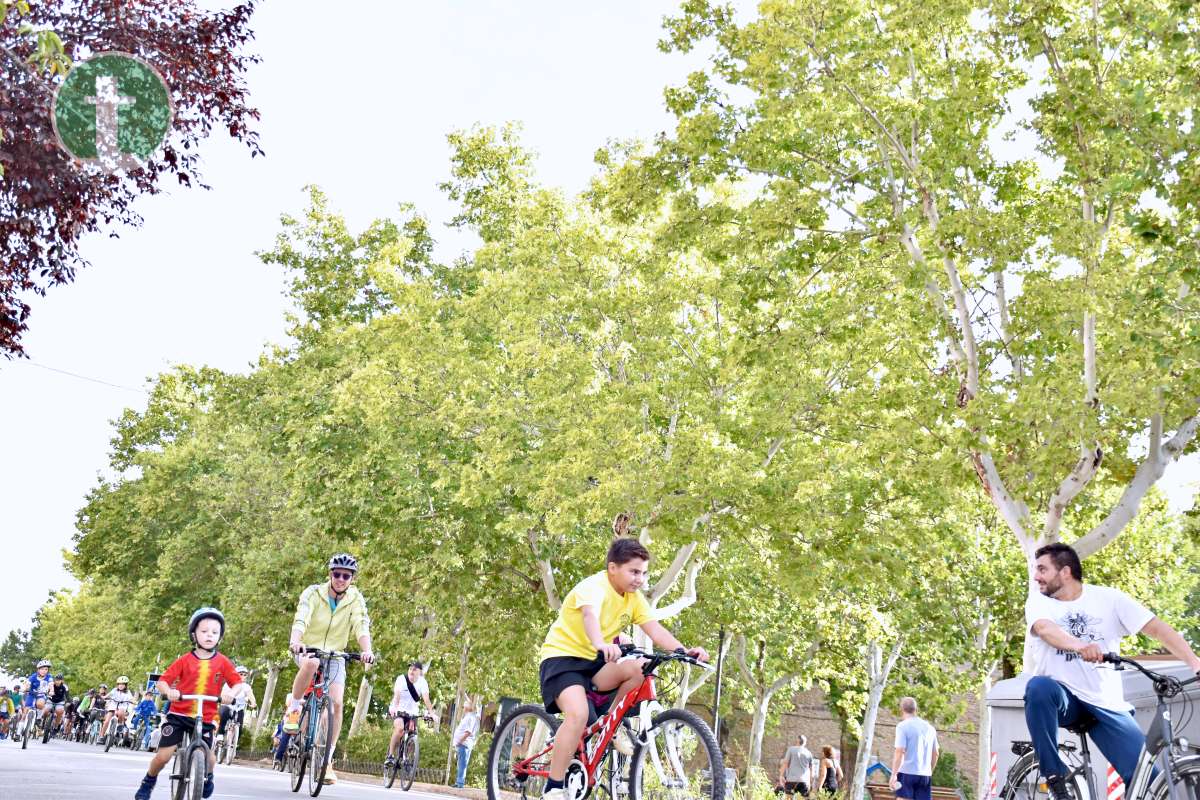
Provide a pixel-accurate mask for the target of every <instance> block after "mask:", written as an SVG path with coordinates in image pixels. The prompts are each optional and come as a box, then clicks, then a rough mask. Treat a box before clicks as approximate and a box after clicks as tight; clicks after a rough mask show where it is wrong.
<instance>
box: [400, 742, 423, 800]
mask: <svg viewBox="0 0 1200 800" xmlns="http://www.w3.org/2000/svg"><path fill="white" fill-rule="evenodd" d="M401 752H403V753H404V758H403V759H401V761H400V764H401V765H402V766H403V767H404V774H403V775H402V776H401V778H400V788H401V789H402V790H404V791H406V792H407V791H408V790H409V789H411V788H412V785H413V781H414V780H415V779H416V777H417V765H418V764H419V763H420V760H421V742H420V741H419V740H418V739H417V735H416V734H415V733H410V734H408V735H407V736H405V737H404V746H403V748H402V750H401Z"/></svg>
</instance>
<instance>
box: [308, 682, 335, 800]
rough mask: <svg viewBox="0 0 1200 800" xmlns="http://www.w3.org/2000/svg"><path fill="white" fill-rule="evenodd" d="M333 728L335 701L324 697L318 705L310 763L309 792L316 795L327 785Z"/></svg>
mask: <svg viewBox="0 0 1200 800" xmlns="http://www.w3.org/2000/svg"><path fill="white" fill-rule="evenodd" d="M332 730H333V703H331V702H329V698H328V697H322V698H321V701H320V703H319V704H318V705H317V723H316V725H315V726H313V747H312V761H310V762H309V763H308V794H309V796H310V797H316V796H317V795H319V794H320V793H321V788H322V787H323V786H324V785H325V772H326V770H328V769H329V758H330V756H331V755H332V753H330V746H331V745H332V744H333V743H332V742H330V741H329V734H330V732H331V731H332Z"/></svg>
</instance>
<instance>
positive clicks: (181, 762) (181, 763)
mask: <svg viewBox="0 0 1200 800" xmlns="http://www.w3.org/2000/svg"><path fill="white" fill-rule="evenodd" d="M190 741H191V739H190V737H185V738H184V740H183V741H182V742H180V743H179V744H180V746H179V748H178V749H176V751H175V755H174V757H172V759H171V781H172V783H171V800H184V796H185V794H186V792H187V788H188V782H187V752H188V751H187V748H185V747H184V746H183V745H185V744H189V743H190Z"/></svg>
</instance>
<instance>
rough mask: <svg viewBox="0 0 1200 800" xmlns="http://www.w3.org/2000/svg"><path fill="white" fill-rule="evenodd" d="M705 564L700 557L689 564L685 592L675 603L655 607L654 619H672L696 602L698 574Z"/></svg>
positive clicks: (693, 545)
mask: <svg viewBox="0 0 1200 800" xmlns="http://www.w3.org/2000/svg"><path fill="white" fill-rule="evenodd" d="M691 546H692V547H695V543H693V544H692V545H691ZM703 566H704V560H703V559H700V558H698V559H696V560H695V561H693V562H692V563H691V564H689V565H688V571H687V577H686V579H685V580H684V584H683V586H684V588H683V594H681V595H680V596H679V599H678V600H676V601H675V602H674V603H671V604H670V605H669V606H666V607H665V608H659V609H655V610H654V613H653V614H652V615H651V616H652V617H653V618H654V619H656V620H662V619H670V618H671V617H673V616H675V615H676V614H678V613H679V612H681V611H683V610H684V609H685V608H687V607H688V606H690V605H692V604H694V603H695V602H696V576H697V575H698V574H699V573H700V568H701V567H703Z"/></svg>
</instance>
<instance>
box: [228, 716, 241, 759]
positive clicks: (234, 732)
mask: <svg viewBox="0 0 1200 800" xmlns="http://www.w3.org/2000/svg"><path fill="white" fill-rule="evenodd" d="M241 733H242V726H241V725H238V724H237V723H236V722H233V723H230V725H229V732H228V733H227V734H225V763H226V764H232V763H233V759H234V757H236V756H237V747H238V739H239V738H241Z"/></svg>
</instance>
